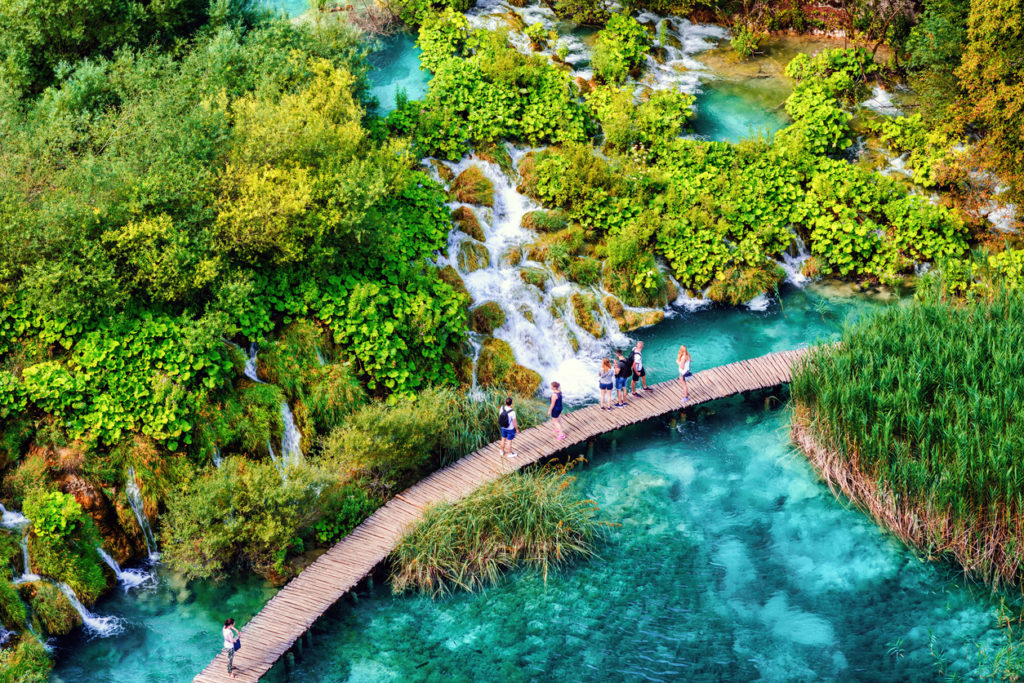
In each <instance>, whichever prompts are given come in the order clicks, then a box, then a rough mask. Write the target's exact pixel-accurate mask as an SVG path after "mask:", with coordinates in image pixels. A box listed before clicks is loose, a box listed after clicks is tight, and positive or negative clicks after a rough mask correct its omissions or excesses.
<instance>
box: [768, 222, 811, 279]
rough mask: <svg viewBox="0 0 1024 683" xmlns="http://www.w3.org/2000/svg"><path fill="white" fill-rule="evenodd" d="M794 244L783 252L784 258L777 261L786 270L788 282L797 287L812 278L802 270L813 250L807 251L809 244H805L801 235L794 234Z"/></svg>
mask: <svg viewBox="0 0 1024 683" xmlns="http://www.w3.org/2000/svg"><path fill="white" fill-rule="evenodd" d="M793 245H794V246H793V248H792V249H787V250H786V251H784V252H782V260H781V261H777V262H776V263H778V264H779V266H780V267H781V268H782V269H783V270H784V271H786V282H788V283H789V284H791V285H793V286H795V287H803V286H804V285H806V284H807V282H808V281H809V280H810V278H808V277H807V276H806V275H804V274H803V273H802V272H800V271H801V269H802V268H803V265H804V261H806V260H807V259H808V258H810V256H811V252H809V251H807V245H806V244H804V241H803V240H802V239H800V236H799V235H796V234H794V235H793ZM791 252H795V253H791Z"/></svg>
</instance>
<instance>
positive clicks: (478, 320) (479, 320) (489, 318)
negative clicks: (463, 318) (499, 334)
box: [470, 301, 505, 334]
mask: <svg viewBox="0 0 1024 683" xmlns="http://www.w3.org/2000/svg"><path fill="white" fill-rule="evenodd" d="M504 324H505V311H503V310H502V309H501V305H500V304H498V302H497V301H488V302H485V303H482V304H480V305H479V306H477V307H476V308H474V309H473V315H472V319H471V320H470V326H471V327H472V329H473V331H474V332H479V333H480V334H493V332H494V331H495V330H496V329H498V328H499V327H501V326H502V325H504Z"/></svg>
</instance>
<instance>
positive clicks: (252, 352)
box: [244, 342, 263, 384]
mask: <svg viewBox="0 0 1024 683" xmlns="http://www.w3.org/2000/svg"><path fill="white" fill-rule="evenodd" d="M259 350H260V347H259V345H257V344H256V342H253V343H251V344H249V353H247V354H246V355H245V370H244V372H245V376H246V377H248V378H249V379H251V380H252V381H253V382H259V383H260V384H263V380H261V379H260V378H259V374H258V373H257V370H256V354H257V353H258V352H259Z"/></svg>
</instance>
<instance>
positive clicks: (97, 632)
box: [56, 583, 124, 638]
mask: <svg viewBox="0 0 1024 683" xmlns="http://www.w3.org/2000/svg"><path fill="white" fill-rule="evenodd" d="M56 585H57V587H58V588H60V590H61V592H62V593H64V595H66V596H67V598H68V602H70V603H71V606H72V607H74V608H75V611H76V612H78V616H80V617H82V625H84V626H85V629H86V630H87V631H88V632H89V633H91V634H92V635H94V636H96V637H99V638H106V637H108V636H112V635H116V634H118V633H120V632H121V631H123V630H124V621H123V620H122V619H121V618H119V617H115V616H105V617H101V616H99V615H98V614H93V613H92V612H90V611H89V610H87V609H86V608H85V605H83V604H82V602H81V601H80V600H79V599H78V596H77V595H75V591H73V590H72V589H71V586H69V585H67V584H66V583H58V584H56Z"/></svg>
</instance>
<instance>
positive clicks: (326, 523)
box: [313, 484, 384, 545]
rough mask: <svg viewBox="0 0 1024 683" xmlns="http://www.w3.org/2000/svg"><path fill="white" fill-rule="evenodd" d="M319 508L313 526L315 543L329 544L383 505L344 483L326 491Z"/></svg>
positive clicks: (345, 534) (378, 499)
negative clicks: (320, 512) (319, 516)
mask: <svg viewBox="0 0 1024 683" xmlns="http://www.w3.org/2000/svg"><path fill="white" fill-rule="evenodd" d="M324 498H325V500H324V502H323V504H322V505H321V510H322V516H321V518H320V519H319V520H317V522H316V523H315V524H314V525H313V529H314V531H315V532H316V540H317V543H320V544H321V545H330V544H332V543H336V542H338V541H340V540H341V539H343V538H344V537H345V536H348V534H349V533H350V532H351V531H352V530H353V529H355V528H356V527H357V526H359V524H360V522H362V521H363V520H364V519H366V518H367V517H369V516H370V515H371V514H373V511H374V510H376V509H377V508H379V507H380V506H381V505H383V504H384V501H383V500H382V499H380V498H377V497H375V496H374V495H373V494H371V493H370V492H369V491H367V490H366V489H365V488H363V487H361V486H358V485H354V484H346V485H345V486H340V487H337V488H334V489H331V490H329V491H328V492H327V493H326V495H325V496H324Z"/></svg>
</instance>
